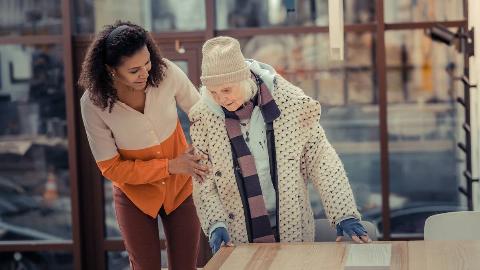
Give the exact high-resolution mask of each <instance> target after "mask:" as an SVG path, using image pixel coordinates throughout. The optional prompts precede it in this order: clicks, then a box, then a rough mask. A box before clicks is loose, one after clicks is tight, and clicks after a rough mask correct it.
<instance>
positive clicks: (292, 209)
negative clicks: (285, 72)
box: [189, 37, 370, 252]
mask: <svg viewBox="0 0 480 270" xmlns="http://www.w3.org/2000/svg"><path fill="white" fill-rule="evenodd" d="M202 53H203V60H202V77H201V80H202V83H203V85H204V87H202V89H201V94H202V97H201V99H200V102H198V103H197V104H196V105H195V106H194V107H193V108H192V109H191V111H190V114H189V117H190V120H191V122H192V126H191V130H190V134H191V137H192V140H193V144H194V146H195V147H196V149H197V150H198V151H199V152H200V153H203V154H205V155H208V157H209V159H210V161H211V163H212V168H211V171H212V174H209V175H208V176H207V177H206V178H205V181H198V182H197V181H195V183H194V191H193V199H194V201H195V205H196V207H197V211H198V213H199V218H200V222H201V225H202V228H203V230H204V231H205V233H206V234H207V235H209V237H210V245H211V247H212V249H213V252H215V251H217V250H218V248H219V247H220V244H221V243H222V242H223V243H227V244H228V243H230V241H231V242H233V243H246V242H275V241H277V242H278V241H280V242H299V241H313V240H314V220H313V213H312V209H311V206H310V200H309V197H308V190H307V182H308V181H312V182H313V184H314V186H315V187H316V189H317V191H318V192H319V194H320V197H321V198H322V202H323V206H324V208H325V212H326V215H327V217H328V218H329V219H330V222H331V224H332V226H336V228H337V234H338V235H339V236H340V235H343V233H344V232H345V233H346V234H347V235H349V236H350V237H351V238H352V239H353V240H354V241H356V242H359V243H363V242H370V239H369V238H368V236H367V233H366V231H365V229H364V228H363V226H362V225H361V224H360V223H359V218H360V214H359V212H358V211H357V207H356V204H355V201H354V198H353V194H352V190H351V187H350V184H349V183H348V179H347V176H346V173H345V170H344V168H343V165H342V162H341V161H340V159H339V157H338V155H337V153H336V152H335V150H334V149H333V147H332V146H331V145H330V143H329V142H328V140H327V138H326V136H325V133H324V131H323V129H322V127H321V126H320V122H319V120H320V104H319V103H318V102H317V101H315V100H313V99H312V98H310V97H308V96H306V95H305V94H304V92H303V91H302V90H301V89H299V88H298V87H295V86H294V85H292V84H291V83H290V82H288V81H287V80H285V79H284V78H282V77H281V76H279V75H278V74H276V73H275V70H274V69H273V68H272V67H270V66H268V65H266V64H263V63H259V62H257V61H255V60H246V59H244V57H243V55H242V52H241V50H240V44H239V43H238V41H237V40H235V39H233V38H230V37H216V38H213V39H210V40H208V41H207V42H206V43H205V44H204V45H203V49H202ZM339 239H341V237H339V238H337V240H339Z"/></svg>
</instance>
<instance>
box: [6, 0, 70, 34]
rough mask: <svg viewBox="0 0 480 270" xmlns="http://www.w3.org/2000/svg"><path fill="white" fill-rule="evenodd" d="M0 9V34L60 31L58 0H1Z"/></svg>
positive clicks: (57, 32)
mask: <svg viewBox="0 0 480 270" xmlns="http://www.w3.org/2000/svg"><path fill="white" fill-rule="evenodd" d="M0 10H1V16H0V36H4V35H17V36H18V35H48V34H61V33H62V14H61V4H60V0H20V1H19V0H2V1H0Z"/></svg>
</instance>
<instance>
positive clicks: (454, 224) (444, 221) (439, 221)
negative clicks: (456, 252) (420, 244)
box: [424, 211, 480, 240]
mask: <svg viewBox="0 0 480 270" xmlns="http://www.w3.org/2000/svg"><path fill="white" fill-rule="evenodd" d="M479 229H480V211H460V212H448V213H442V214H438V215H433V216H430V217H429V218H427V220H426V221H425V230H424V239H425V240H480V233H479V231H478V230H479Z"/></svg>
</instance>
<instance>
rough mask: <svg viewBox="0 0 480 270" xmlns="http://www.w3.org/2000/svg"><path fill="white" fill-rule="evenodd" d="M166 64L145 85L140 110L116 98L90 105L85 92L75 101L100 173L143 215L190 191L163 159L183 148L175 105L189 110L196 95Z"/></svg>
mask: <svg viewBox="0 0 480 270" xmlns="http://www.w3.org/2000/svg"><path fill="white" fill-rule="evenodd" d="M164 60H165V62H166V63H167V69H166V71H165V77H164V79H163V80H162V81H161V82H160V84H159V86H158V87H157V88H153V87H148V88H147V89H146V90H145V92H146V100H145V109H144V113H141V112H138V111H136V110H134V109H132V108H131V107H129V106H128V105H126V104H124V103H122V102H120V101H117V102H116V103H115V105H114V107H113V110H112V112H111V113H109V112H108V109H105V110H102V109H101V108H99V107H97V106H95V105H94V104H93V103H92V101H91V100H90V98H89V94H88V92H85V93H84V94H83V96H82V98H81V100H80V104H81V111H82V118H83V123H84V125H85V130H86V133H87V137H88V142H89V144H90V148H91V150H92V153H93V156H94V158H95V161H96V162H97V165H98V167H99V168H100V170H101V172H102V174H103V175H104V176H105V177H106V178H107V179H109V180H111V181H112V182H113V184H114V185H115V186H117V187H118V188H120V189H121V190H122V191H123V192H124V193H125V195H127V197H128V198H129V199H130V200H131V201H132V202H133V203H134V204H135V205H136V206H137V207H138V208H139V209H140V210H142V211H143V212H144V213H145V214H147V215H149V216H151V217H156V216H157V214H158V212H159V210H160V208H161V207H162V206H163V207H164V209H165V211H166V213H167V214H168V213H170V212H172V211H173V210H175V209H176V207H178V205H180V204H181V203H182V202H183V201H184V200H185V199H186V198H187V197H188V196H190V195H191V194H192V180H191V177H190V176H187V175H171V174H169V170H168V160H169V159H173V158H175V157H177V156H178V155H179V154H181V153H183V152H184V151H185V149H186V148H187V142H186V139H185V136H184V133H183V131H182V128H181V125H180V122H179V120H178V116H177V105H179V107H180V108H181V109H182V110H183V111H185V112H187V113H188V112H189V111H190V108H191V107H192V106H193V105H194V104H195V103H196V102H197V101H198V99H199V94H198V91H197V90H196V89H195V87H194V86H193V85H192V83H191V82H190V80H189V79H188V78H187V76H186V75H185V74H184V73H183V71H182V70H181V69H180V68H179V67H178V66H176V65H175V64H174V63H172V62H170V61H168V60H166V59H164Z"/></svg>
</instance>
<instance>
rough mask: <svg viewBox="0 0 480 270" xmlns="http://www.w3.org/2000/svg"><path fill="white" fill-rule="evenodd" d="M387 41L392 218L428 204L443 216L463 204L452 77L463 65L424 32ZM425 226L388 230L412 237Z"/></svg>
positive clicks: (457, 92)
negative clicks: (448, 209)
mask: <svg viewBox="0 0 480 270" xmlns="http://www.w3.org/2000/svg"><path fill="white" fill-rule="evenodd" d="M385 40H386V55H388V57H387V59H386V63H387V81H388V83H387V96H388V136H389V152H390V156H389V162H390V183H391V184H390V190H391V193H390V207H391V212H392V222H393V214H394V213H396V212H398V211H400V210H404V209H407V208H408V209H409V211H410V212H411V216H412V217H413V216H422V215H423V213H422V212H420V210H419V209H420V208H424V207H427V206H432V208H433V209H435V211H437V210H438V211H439V212H445V210H444V208H445V207H449V208H451V207H456V206H459V205H461V204H462V203H461V201H462V200H461V199H462V198H461V196H462V195H461V194H460V193H459V192H458V190H457V187H458V186H459V185H460V183H461V182H463V179H464V178H463V177H462V175H461V172H462V170H463V167H464V162H463V160H464V153H463V152H461V151H460V150H459V149H458V148H457V147H456V143H457V142H459V141H463V138H464V136H465V133H464V132H463V130H462V128H461V125H462V123H463V115H464V109H463V107H461V106H460V105H457V103H456V102H455V100H456V97H457V96H461V94H462V92H463V86H462V84H461V83H460V82H458V81H455V80H453V79H452V75H454V76H458V75H460V74H462V72H463V61H462V55H461V54H460V53H458V52H457V51H456V50H455V49H454V48H453V47H447V46H445V45H443V44H439V43H434V42H432V41H431V40H430V38H428V37H426V36H425V34H424V32H423V31H422V30H414V31H394V32H387V33H386V35H385ZM447 71H448V72H447ZM449 74H450V75H449ZM437 208H438V209H437ZM415 209H416V210H415ZM433 212H434V211H432V210H430V213H433ZM416 214H418V215H416ZM395 221H396V223H398V222H397V221H398V218H396V220H395ZM423 225H424V219H421V220H420V221H419V222H411V223H410V225H409V226H410V227H409V226H397V225H396V224H392V229H393V228H395V229H396V230H397V231H396V233H415V232H422V230H423ZM395 226H396V227H395ZM411 226H417V227H421V228H416V229H415V230H413V229H412V228H411ZM402 230H404V231H402ZM392 232H393V231H392Z"/></svg>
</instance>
